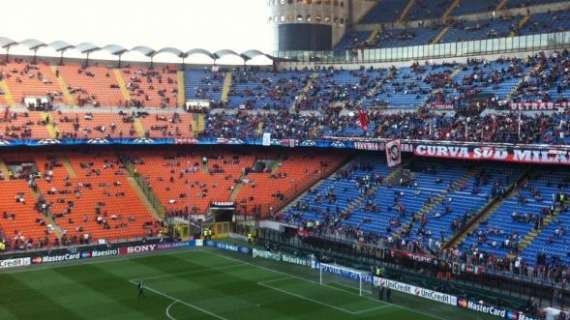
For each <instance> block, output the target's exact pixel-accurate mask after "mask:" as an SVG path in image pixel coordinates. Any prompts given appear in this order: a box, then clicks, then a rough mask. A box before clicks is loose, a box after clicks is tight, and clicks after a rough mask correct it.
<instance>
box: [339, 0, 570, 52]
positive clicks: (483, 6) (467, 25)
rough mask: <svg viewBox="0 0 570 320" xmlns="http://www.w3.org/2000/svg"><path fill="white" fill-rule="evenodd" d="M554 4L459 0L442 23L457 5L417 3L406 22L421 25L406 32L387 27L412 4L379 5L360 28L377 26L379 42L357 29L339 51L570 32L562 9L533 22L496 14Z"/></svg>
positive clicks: (518, 14)
mask: <svg viewBox="0 0 570 320" xmlns="http://www.w3.org/2000/svg"><path fill="white" fill-rule="evenodd" d="M556 2H562V1H560V0H541V1H526V0H522V1H518V0H509V1H507V2H506V5H503V1H498V0H484V1H467V0H461V1H458V2H457V6H455V7H454V8H453V10H451V11H450V12H449V15H448V16H446V17H445V19H444V14H445V12H446V11H447V10H448V9H449V8H450V6H452V3H454V1H450V0H440V1H418V0H416V1H414V2H413V5H412V6H411V7H410V10H408V11H407V15H405V17H404V20H406V21H420V23H419V24H417V25H414V27H404V26H405V25H404V26H402V25H397V26H395V25H393V24H389V23H388V22H396V21H398V20H399V19H400V16H401V14H402V11H403V10H404V8H405V7H406V3H408V1H379V2H378V4H377V5H376V6H375V7H374V8H373V9H372V10H371V11H370V12H369V13H368V14H367V15H366V16H365V17H364V18H363V19H362V20H361V21H360V22H359V23H360V24H364V25H366V24H379V26H378V27H376V28H375V29H376V30H378V33H377V34H376V36H375V37H372V38H373V39H371V35H372V32H371V31H362V30H371V29H364V28H359V27H356V28H354V30H349V31H347V32H346V34H345V35H344V36H343V38H342V39H341V40H340V42H339V43H338V44H337V46H336V50H352V49H363V48H393V47H405V46H417V45H427V44H431V43H434V41H435V42H437V43H449V42H459V41H471V40H483V39H493V38H502V37H509V36H513V35H521V36H522V35H530V34H539V33H552V32H560V31H567V30H570V23H569V22H568V21H569V19H568V16H569V15H570V13H569V11H568V10H561V8H560V7H558V6H554V7H553V8H552V9H553V10H554V11H548V12H545V13H535V14H530V16H527V15H528V14H529V13H527V12H523V13H521V12H520V11H515V12H511V11H505V10H501V11H496V10H497V8H499V7H500V8H502V9H507V10H508V9H516V8H520V7H527V6H529V5H530V6H536V5H542V4H550V3H556ZM562 9H563V8H562ZM391 10H394V12H396V14H393V13H391ZM528 12H531V11H528ZM539 12H540V11H539ZM483 13H484V15H480V16H479V19H477V20H474V19H473V17H470V18H469V19H467V18H466V17H462V16H463V15H471V14H483ZM489 17H492V18H489ZM476 18H477V17H476ZM424 20H433V21H435V22H434V23H430V24H426V23H423V22H422V21H424ZM428 26H429V27H428ZM355 30H356V31H355Z"/></svg>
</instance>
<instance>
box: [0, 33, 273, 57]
mask: <svg viewBox="0 0 570 320" xmlns="http://www.w3.org/2000/svg"><path fill="white" fill-rule="evenodd" d="M14 45H22V46H24V47H26V48H28V49H29V50H32V51H38V50H39V49H41V48H44V47H50V48H52V49H54V50H56V51H57V52H61V53H62V54H63V52H64V51H66V50H68V49H76V50H78V51H79V52H81V53H82V54H90V53H92V52H95V51H101V50H104V51H107V52H109V53H111V54H112V55H116V56H120V55H122V54H124V53H127V52H138V53H141V54H143V55H145V56H146V57H149V58H151V59H152V58H153V57H154V56H156V55H158V54H161V53H170V54H173V55H175V56H177V57H178V58H181V59H186V58H188V57H189V56H191V55H194V54H201V55H205V56H207V57H209V58H211V59H212V60H218V59H220V58H222V57H224V56H236V57H240V58H242V59H243V60H244V61H248V60H251V59H253V58H255V57H258V56H264V57H266V58H268V59H270V60H277V58H276V57H274V56H272V55H270V54H267V53H264V52H262V51H259V50H255V49H252V50H246V51H244V52H242V53H238V52H236V51H234V50H231V49H222V50H218V51H215V52H210V51H208V50H206V49H203V48H194V49H190V50H188V51H183V50H181V49H178V48H174V47H165V48H161V49H158V50H157V49H154V48H151V47H147V46H142V45H141V46H136V47H133V48H132V49H127V48H125V47H123V46H121V45H118V44H109V45H105V46H102V47H100V46H97V45H95V44H93V43H90V42H82V43H80V44H77V45H74V44H70V43H67V42H65V41H62V40H57V41H54V42H51V43H49V44H48V43H44V42H42V41H40V40H37V39H26V40H23V41H20V42H17V41H15V40H12V39H10V38H6V37H0V47H1V48H4V49H8V48H10V47H11V46H14Z"/></svg>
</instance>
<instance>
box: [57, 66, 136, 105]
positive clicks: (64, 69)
mask: <svg viewBox="0 0 570 320" xmlns="http://www.w3.org/2000/svg"><path fill="white" fill-rule="evenodd" d="M58 72H59V73H61V75H62V77H63V78H65V81H66V83H67V85H68V90H69V92H70V93H71V94H72V95H73V96H74V98H75V101H76V102H77V104H78V105H79V106H84V105H87V106H108V107H110V106H124V105H126V103H127V101H125V99H124V97H123V96H122V95H121V91H120V87H119V83H118V81H117V79H116V77H115V75H114V73H113V70H112V69H111V68H109V67H105V66H99V65H93V66H89V67H87V68H84V67H81V66H79V65H71V64H70V65H64V66H60V67H58V68H57V69H56V73H58Z"/></svg>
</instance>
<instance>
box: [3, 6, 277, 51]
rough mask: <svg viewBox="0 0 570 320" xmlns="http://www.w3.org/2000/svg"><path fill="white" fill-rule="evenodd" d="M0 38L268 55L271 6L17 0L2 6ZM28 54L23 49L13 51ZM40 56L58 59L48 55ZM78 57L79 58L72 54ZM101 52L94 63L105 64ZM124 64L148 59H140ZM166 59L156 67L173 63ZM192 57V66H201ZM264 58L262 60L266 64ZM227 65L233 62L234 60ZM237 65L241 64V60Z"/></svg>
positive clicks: (270, 47)
mask: <svg viewBox="0 0 570 320" xmlns="http://www.w3.org/2000/svg"><path fill="white" fill-rule="evenodd" d="M4 2H6V3H3V4H2V12H4V13H7V12H10V13H12V14H4V15H2V19H0V37H8V38H11V39H13V40H16V41H22V40H25V39H28V38H34V39H38V40H41V41H43V42H46V43H49V42H52V41H55V40H64V41H66V42H69V43H71V44H78V43H81V42H91V43H93V44H95V45H97V46H100V47H102V46H105V45H108V44H118V45H121V46H123V47H125V48H132V47H134V46H138V45H145V46H149V47H151V48H154V49H160V48H163V47H176V48H179V49H181V50H182V51H187V50H189V49H192V48H204V49H207V50H210V51H215V50H219V49H232V50H235V51H237V52H243V51H245V50H248V49H258V50H261V51H263V52H268V53H270V52H271V51H272V45H273V39H272V35H273V31H272V27H271V25H269V24H268V23H267V17H268V8H267V0H158V1H155V0H153V1H149V0H91V1H86V0H18V1H4ZM11 51H13V52H14V53H22V54H25V53H26V51H28V50H27V49H25V48H22V47H19V48H16V47H15V48H14V49H13V50H11ZM40 54H44V55H52V54H55V53H54V52H52V51H51V50H49V49H45V50H42V51H40ZM69 55H72V56H77V55H78V53H77V52H71V51H70V52H69ZM107 56H108V55H107V54H106V53H104V52H100V53H97V54H94V55H93V57H94V58H103V59H105V58H107ZM124 59H125V60H126V59H132V60H140V59H144V56H141V55H140V54H137V53H130V54H128V55H125V57H124ZM172 59H174V58H173V56H170V57H168V54H164V55H161V56H157V58H156V61H161V60H172ZM200 59H202V57H194V58H191V59H190V60H200ZM263 59H265V58H260V60H263ZM224 60H227V61H233V60H235V58H226V59H224ZM237 61H238V62H239V61H241V59H239V58H238V60H237Z"/></svg>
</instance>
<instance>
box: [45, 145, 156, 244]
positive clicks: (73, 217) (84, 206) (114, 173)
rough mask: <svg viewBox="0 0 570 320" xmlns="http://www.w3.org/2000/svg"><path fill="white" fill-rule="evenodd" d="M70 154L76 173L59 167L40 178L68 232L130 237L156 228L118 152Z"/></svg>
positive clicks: (58, 217) (76, 235) (69, 233)
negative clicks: (119, 158)
mask: <svg viewBox="0 0 570 320" xmlns="http://www.w3.org/2000/svg"><path fill="white" fill-rule="evenodd" d="M67 157H68V159H70V162H71V167H72V169H73V171H74V173H75V174H76V175H77V176H76V177H74V178H70V177H69V176H68V174H67V172H65V171H62V170H61V169H58V170H57V171H55V170H52V173H53V176H52V177H51V179H49V178H48V177H47V176H46V175H45V174H44V178H43V179H42V180H41V181H39V182H38V187H39V189H40V190H41V193H42V195H43V196H44V197H45V198H46V200H47V201H48V202H49V203H50V206H51V212H52V214H53V215H54V216H55V219H56V223H57V225H58V226H60V227H61V228H63V229H64V230H65V233H66V236H68V237H71V238H79V237H81V236H83V235H84V234H89V235H90V236H91V238H92V239H119V238H121V239H126V238H139V237H143V236H146V235H149V234H151V233H154V232H156V228H155V219H154V218H153V217H152V215H151V214H150V212H149V211H148V209H147V208H146V207H145V206H144V204H143V203H142V202H141V200H140V199H139V198H138V195H137V194H136V193H135V191H134V190H132V187H131V186H130V184H129V183H128V181H127V179H126V171H125V169H124V168H123V167H122V164H120V161H119V160H118V158H117V157H116V156H112V155H101V156H100V157H93V156H92V155H82V154H71V155H67ZM41 165H42V162H38V166H41ZM40 169H41V168H40ZM63 170H66V169H63ZM44 173H45V172H44ZM70 201H71V202H70Z"/></svg>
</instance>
